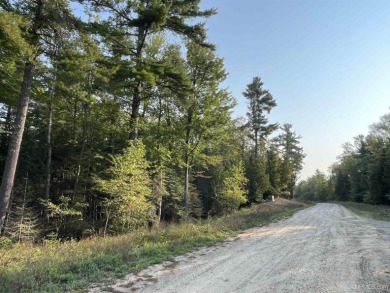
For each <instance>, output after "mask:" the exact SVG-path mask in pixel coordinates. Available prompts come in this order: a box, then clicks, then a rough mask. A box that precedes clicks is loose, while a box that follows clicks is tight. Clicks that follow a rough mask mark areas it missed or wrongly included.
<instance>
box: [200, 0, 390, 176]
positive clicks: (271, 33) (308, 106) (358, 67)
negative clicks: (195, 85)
mask: <svg viewBox="0 0 390 293" xmlns="http://www.w3.org/2000/svg"><path fill="white" fill-rule="evenodd" d="M201 5H202V7H203V8H206V7H207V8H210V7H215V8H217V9H218V14H217V15H216V16H214V17H212V18H210V19H209V20H208V21H207V27H208V35H209V41H210V42H213V43H215V44H216V45H217V53H218V55H219V56H221V57H223V58H224V59H225V65H226V69H227V71H228V72H229V76H228V79H227V81H226V83H225V85H226V86H227V87H228V88H229V89H230V91H231V92H232V94H233V96H234V97H235V98H236V99H237V101H238V106H237V107H236V109H235V112H234V115H235V116H237V117H238V116H245V115H246V111H247V103H246V100H245V99H244V97H243V96H242V92H243V91H244V90H245V87H246V85H247V84H248V83H250V82H251V80H252V77H254V76H260V77H261V78H262V80H263V82H264V88H266V89H268V90H269V91H270V92H271V93H272V94H273V96H274V98H275V99H276V101H277V103H278V106H277V107H276V108H274V110H273V111H272V112H271V114H270V115H269V120H270V122H279V123H280V124H283V123H291V124H293V125H294V127H293V128H294V130H295V131H296V132H297V133H298V134H300V135H301V136H302V140H301V142H302V146H303V148H304V151H305V152H306V154H307V156H306V159H305V167H304V169H303V171H302V177H301V178H302V179H305V178H306V177H308V176H311V175H312V174H313V173H314V171H315V169H317V168H318V169H320V170H321V171H324V172H326V171H327V169H328V167H329V166H330V165H331V164H332V163H333V162H335V161H336V160H337V158H336V157H337V156H338V155H339V154H341V152H342V147H341V146H342V144H343V143H345V142H348V141H352V140H353V137H354V136H356V135H358V134H367V131H368V126H369V125H370V124H372V123H374V122H377V121H378V120H379V117H380V116H382V115H383V114H385V113H388V112H389V107H390V0H242V1H234V0H219V1H215V0H214V1H212V0H203V1H202V4H201Z"/></svg>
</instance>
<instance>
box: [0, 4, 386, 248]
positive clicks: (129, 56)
mask: <svg viewBox="0 0 390 293" xmlns="http://www.w3.org/2000/svg"><path fill="white" fill-rule="evenodd" d="M76 2H77V3H76ZM199 4H200V0H170V1H166V0H126V1H119V0H84V1H82V0H80V1H67V0H55V1H52V0H50V1H49V0H29V1H26V0H17V1H6V0H2V1H0V42H1V44H0V99H1V100H0V177H1V179H2V183H1V189H0V227H1V233H2V235H3V236H5V237H9V238H11V239H13V240H14V241H39V240H40V239H43V238H54V239H69V238H81V237H87V236H91V235H106V234H112V233H123V232H126V231H129V230H132V229H136V228H139V227H144V226H147V225H149V226H152V225H156V224H158V223H159V222H160V221H166V222H180V221H185V220H188V219H190V218H191V219H200V218H207V217H211V216H218V215H223V214H227V213H230V212H232V211H234V210H237V209H238V208H239V207H242V206H246V205H250V204H251V203H254V202H261V201H263V199H264V198H266V197H267V196H268V195H271V194H272V195H276V196H279V195H282V196H285V197H292V196H293V192H294V187H295V184H296V182H297V180H298V178H299V172H300V170H301V169H302V164H303V159H304V156H305V155H304V153H303V150H302V148H301V147H300V142H299V140H300V136H299V135H297V134H296V133H295V132H294V131H293V128H292V125H291V124H283V125H278V124H271V123H269V122H268V119H267V116H268V114H270V112H271V110H272V109H273V108H274V107H276V101H275V99H274V98H273V97H272V95H271V93H269V92H268V91H267V90H266V89H264V87H263V86H264V85H263V83H262V81H261V79H260V78H259V77H254V78H253V80H252V81H248V86H247V87H246V88H245V89H243V97H241V98H244V97H245V98H246V99H247V101H248V115H247V117H246V118H245V119H244V118H243V119H233V118H232V114H231V113H232V109H233V107H234V106H235V104H236V102H235V98H234V97H232V96H231V94H230V92H229V91H228V90H227V89H225V88H223V87H222V86H221V83H222V82H223V81H224V80H225V78H226V76H227V74H228V73H227V72H226V70H225V68H224V61H223V59H222V58H221V57H219V56H218V55H217V53H216V50H215V47H214V45H213V44H212V43H210V42H208V40H207V35H206V29H205V25H204V21H205V19H206V18H208V17H211V16H212V15H214V14H215V13H216V10H214V9H208V10H201V8H200V6H199ZM75 7H77V9H76V8H75ZM26 117H27V118H26ZM387 149H388V148H387ZM16 163H17V166H16Z"/></svg>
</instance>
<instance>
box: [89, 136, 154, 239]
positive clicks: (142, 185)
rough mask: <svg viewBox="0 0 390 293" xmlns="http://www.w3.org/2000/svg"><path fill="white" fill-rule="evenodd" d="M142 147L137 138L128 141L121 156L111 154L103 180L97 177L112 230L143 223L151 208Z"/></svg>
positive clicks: (129, 227)
mask: <svg viewBox="0 0 390 293" xmlns="http://www.w3.org/2000/svg"><path fill="white" fill-rule="evenodd" d="M147 167H148V162H147V161H146V159H145V146H144V145H143V143H142V142H141V141H137V142H131V143H130V145H129V147H128V148H126V149H125V150H124V153H123V154H122V155H118V156H115V157H112V166H111V167H110V168H108V170H107V176H108V178H107V179H99V180H97V184H98V186H99V190H100V191H102V192H104V193H106V194H107V195H108V197H107V198H106V201H105V207H106V217H107V221H110V228H111V229H114V230H116V231H121V230H129V229H134V228H137V227H141V226H144V225H145V224H146V222H147V220H148V215H149V210H150V209H151V205H150V202H149V201H148V197H149V196H150V194H151V189H150V185H151V182H150V178H149V175H148V173H147Z"/></svg>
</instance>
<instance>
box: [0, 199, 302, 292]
mask: <svg viewBox="0 0 390 293" xmlns="http://www.w3.org/2000/svg"><path fill="white" fill-rule="evenodd" d="M306 207H308V206H307V205H305V204H302V203H299V202H294V201H288V200H282V199H278V200H277V201H276V202H274V203H265V204H261V205H257V206H254V207H252V208H250V209H242V210H240V211H237V212H235V213H233V214H230V215H227V216H224V217H221V218H216V219H211V220H207V221H204V222H202V223H197V224H194V223H187V224H180V225H168V226H166V227H161V228H158V229H156V230H154V231H151V232H148V231H144V230H142V231H141V230H140V231H136V232H134V233H129V234H126V235H121V236H113V237H106V238H92V239H86V240H82V241H80V242H66V243H62V244H61V243H57V242H55V243H46V244H44V245H40V246H37V245H36V246H31V245H30V246H29V245H23V244H19V245H14V246H11V247H8V248H1V249H0V280H1V282H0V292H2V293H3V292H4V293H5V292H7V293H8V292H26V293H27V292H29V293H35V292H40V293H45V292H85V291H86V288H88V287H89V286H90V284H91V283H93V282H98V281H99V282H101V281H102V280H106V281H109V280H110V279H113V278H120V277H123V276H125V275H126V274H128V273H131V272H139V271H140V270H142V269H144V268H146V267H148V266H150V265H152V264H156V263H161V262H163V261H166V260H169V259H171V258H172V257H173V256H177V255H180V254H183V253H185V252H187V251H190V250H192V249H194V248H197V247H201V246H207V245H212V244H215V243H217V242H220V241H223V240H225V239H226V238H227V237H231V236H234V235H236V234H237V233H238V232H240V231H242V230H244V229H247V228H250V227H254V226H260V225H264V224H267V223H269V222H272V221H277V220H280V219H282V218H285V217H289V216H291V215H292V214H294V213H295V212H297V211H298V210H301V209H303V208H306Z"/></svg>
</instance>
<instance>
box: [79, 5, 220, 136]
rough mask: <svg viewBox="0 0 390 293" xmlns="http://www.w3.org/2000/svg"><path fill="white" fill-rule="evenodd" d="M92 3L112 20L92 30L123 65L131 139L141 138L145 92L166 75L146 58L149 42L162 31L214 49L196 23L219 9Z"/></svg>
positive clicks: (160, 65) (159, 65)
mask: <svg viewBox="0 0 390 293" xmlns="http://www.w3.org/2000/svg"><path fill="white" fill-rule="evenodd" d="M81 2H82V3H90V4H91V6H92V7H93V8H94V9H95V11H101V10H103V11H105V12H106V13H108V14H109V17H108V19H106V20H103V21H100V22H94V23H92V24H91V26H92V27H93V28H94V29H95V32H97V33H99V34H100V35H101V36H102V37H103V38H104V39H105V41H106V42H107V44H108V46H109V49H110V50H111V51H112V54H113V55H114V56H116V57H117V60H118V61H119V63H120V64H121V69H120V76H118V77H119V78H120V79H122V81H123V82H124V83H125V84H126V87H128V88H129V90H126V92H125V95H126V96H129V97H128V98H129V100H130V104H131V115H130V139H131V140H135V139H137V137H138V127H139V126H138V123H139V118H140V117H139V116H140V113H139V111H140V107H141V103H142V102H143V101H144V100H145V99H148V96H147V95H143V94H144V88H145V87H146V86H148V85H152V86H153V85H154V84H155V81H156V79H157V78H158V77H163V76H161V72H163V71H164V70H163V68H164V64H161V63H158V62H156V60H148V59H147V58H145V55H144V51H145V48H146V46H147V42H148V38H149V37H150V36H152V35H154V34H156V33H159V32H161V31H167V32H170V33H173V34H175V35H178V36H183V37H185V38H188V39H190V40H192V41H194V42H196V43H198V44H201V45H204V46H207V47H212V46H211V45H210V44H207V43H206V42H205V28H204V24H203V23H194V20H195V19H196V18H199V17H209V16H212V15H214V14H215V13H216V10H215V9H206V10H201V9H200V7H199V2H200V1H199V0H189V1H181V0H174V1H168V2H167V1H164V0H156V1H146V0H141V1H130V0H126V1H120V2H118V1H114V0H109V1H107V0H104V1H103V0H98V1H89V0H85V1H81Z"/></svg>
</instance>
